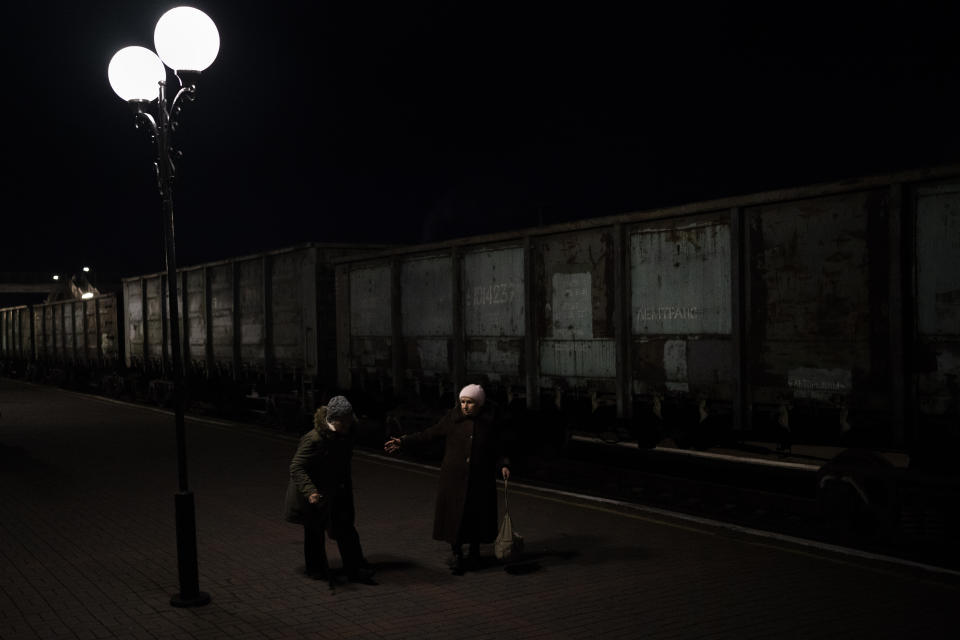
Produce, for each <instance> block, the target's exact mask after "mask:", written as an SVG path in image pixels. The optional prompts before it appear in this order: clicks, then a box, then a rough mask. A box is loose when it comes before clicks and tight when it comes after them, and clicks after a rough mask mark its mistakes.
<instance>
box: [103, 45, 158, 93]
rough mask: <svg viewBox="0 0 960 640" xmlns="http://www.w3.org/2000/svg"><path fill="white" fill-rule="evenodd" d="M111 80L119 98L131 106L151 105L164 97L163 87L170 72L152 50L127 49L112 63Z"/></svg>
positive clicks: (117, 55)
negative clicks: (135, 102) (138, 103)
mask: <svg viewBox="0 0 960 640" xmlns="http://www.w3.org/2000/svg"><path fill="white" fill-rule="evenodd" d="M107 78H108V79H109V80H110V86H111V87H113V90H114V91H115V92H116V94H117V95H118V96H120V97H121V98H122V99H124V100H126V101H127V102H130V101H131V100H146V101H147V102H151V101H153V100H156V99H157V98H158V97H159V96H160V87H159V83H160V81H161V80H166V79H167V70H166V69H165V68H164V67H163V63H162V62H160V58H158V57H157V54H155V53H154V52H153V51H150V49H147V48H146V47H124V48H123V49H120V51H117V52H116V53H115V54H113V58H111V59H110V66H108V67H107Z"/></svg>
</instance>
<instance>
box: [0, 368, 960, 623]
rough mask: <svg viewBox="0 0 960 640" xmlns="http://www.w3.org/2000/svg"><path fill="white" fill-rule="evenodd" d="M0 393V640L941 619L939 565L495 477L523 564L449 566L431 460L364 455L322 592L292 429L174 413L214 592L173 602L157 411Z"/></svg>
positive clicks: (29, 392)
mask: <svg viewBox="0 0 960 640" xmlns="http://www.w3.org/2000/svg"><path fill="white" fill-rule="evenodd" d="M0 412H2V417H0V638H2V639H3V640H14V639H16V640H19V639H28V638H29V639H33V638H70V639H78V638H79V639H85V638H90V639H97V638H134V639H140V638H143V639H167V638H195V639H216V638H238V639H246V638H275V639H282V638H385V639H400V638H471V639H485V638H489V639H497V640H503V639H505V638H596V637H603V638H852V637H854V638H865V637H869V638H904V637H917V638H954V637H960V622H958V620H957V618H956V616H955V612H954V608H955V606H956V602H958V601H960V600H958V596H960V588H958V587H960V579H957V577H956V576H955V574H943V573H931V572H924V571H920V570H916V569H912V568H909V567H903V566H899V565H894V564H886V563H882V562H871V561H867V560H863V559H860V558H857V557H852V556H849V557H848V556H842V555H837V554H832V553H828V552H826V551H818V550H815V549H810V548H806V547H794V546H791V545H789V544H786V543H781V542H771V541H770V540H765V539H758V538H754V537H751V536H748V535H743V534H742V533H737V532H730V531H727V530H725V529H723V528H719V527H717V528H714V527H710V526H708V525H701V524H696V523H690V522H685V521H682V520H675V519H672V518H670V517H666V516H663V515H659V514H657V515H654V514H650V513H647V512H644V511H641V510H633V509H629V508H621V507H617V506H612V505H604V504H598V503H595V502H589V501H586V500H578V499H576V498H570V497H564V496H558V495H556V494H549V493H545V492H542V491H540V490H536V489H532V488H529V487H528V488H523V487H521V486H516V487H514V486H513V484H512V485H511V486H512V487H513V489H512V493H511V502H510V503H511V514H512V516H513V518H514V522H515V525H516V526H517V528H518V529H519V530H520V531H521V532H522V533H523V535H524V537H525V538H526V541H527V552H528V553H527V554H526V556H525V558H524V559H523V562H522V563H520V564H519V565H518V566H517V567H516V571H515V572H514V573H507V572H506V571H504V568H503V567H502V566H500V565H499V564H497V563H495V562H494V561H493V559H492V557H488V558H487V562H486V565H487V566H485V567H484V568H482V569H481V570H479V571H474V572H468V573H467V574H466V575H465V576H462V577H457V576H452V575H450V573H449V572H448V571H447V569H446V566H445V553H446V551H447V549H446V547H445V545H443V544H442V543H438V542H435V541H433V540H431V539H430V531H431V520H432V513H433V496H434V489H435V484H436V474H435V472H433V471H432V470H430V469H426V468H422V467H417V466H413V465H407V464H402V463H398V462H395V461H391V460H387V459H384V458H382V457H376V456H368V455H358V457H357V459H356V462H355V466H354V481H355V490H356V499H357V510H358V514H357V528H358V530H359V532H360V536H361V541H362V543H363V546H364V551H365V553H366V555H367V557H368V558H369V559H370V560H371V562H373V563H374V564H375V565H376V566H377V568H378V573H377V580H378V581H379V583H380V584H379V585H378V586H366V585H352V584H349V585H342V586H340V587H338V588H337V589H336V590H335V591H334V592H330V591H329V590H328V588H327V586H326V584H325V583H322V582H316V581H312V580H309V579H308V578H306V577H305V576H304V575H303V574H302V569H303V560H302V538H301V530H300V528H299V527H296V526H294V525H289V524H287V523H285V522H283V521H282V519H281V507H282V503H283V495H284V490H285V487H286V476H287V465H288V463H289V459H290V456H291V455H292V453H293V450H294V447H295V438H293V437H290V436H284V435H281V434H276V433H273V432H270V431H266V430H261V429H258V428H255V427H249V426H242V425H227V424H212V423H208V422H199V421H192V420H191V421H188V433H189V443H188V446H189V456H190V460H189V463H190V484H191V489H192V490H193V491H194V492H195V494H196V503H197V522H198V552H199V557H200V586H201V589H203V590H204V591H207V592H209V593H210V594H211V596H212V602H211V603H210V604H209V605H207V606H205V607H200V608H195V609H176V608H173V607H171V606H170V605H169V598H170V595H171V594H173V593H174V592H175V591H177V575H176V564H177V563H176V550H175V532H174V523H173V493H174V491H175V489H176V482H177V479H176V457H175V447H174V430H173V419H172V417H170V416H169V415H166V414H164V413H161V412H158V411H155V410H151V409H149V408H144V407H136V406H131V405H125V404H119V403H111V402H108V401H105V400H102V399H97V398H93V397H87V396H82V395H79V394H74V393H69V392H65V391H61V390H58V389H53V388H48V387H41V386H34V385H27V384H21V383H19V382H14V381H9V380H2V379H0ZM516 480H517V481H518V482H517V483H516V484H518V485H519V484H520V483H522V478H516ZM483 552H484V554H485V555H486V556H490V555H491V553H492V552H491V549H489V548H487V547H485V548H484V549H483ZM330 557H331V561H332V562H333V563H334V564H336V563H337V562H338V560H339V558H338V556H337V553H336V549H335V547H334V546H332V545H331V547H330Z"/></svg>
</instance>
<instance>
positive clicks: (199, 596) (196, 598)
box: [170, 591, 210, 607]
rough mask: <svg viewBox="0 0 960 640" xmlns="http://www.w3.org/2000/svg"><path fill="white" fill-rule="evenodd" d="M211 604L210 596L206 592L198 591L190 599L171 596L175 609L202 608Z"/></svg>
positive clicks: (176, 595)
mask: <svg viewBox="0 0 960 640" xmlns="http://www.w3.org/2000/svg"><path fill="white" fill-rule="evenodd" d="M209 603H210V594H209V593H207V592H206V591H198V592H197V593H196V594H194V595H193V596H190V597H184V596H183V595H182V594H179V593H177V594H174V595H172V596H170V604H171V605H173V606H174V607H202V606H203V605H205V604H209Z"/></svg>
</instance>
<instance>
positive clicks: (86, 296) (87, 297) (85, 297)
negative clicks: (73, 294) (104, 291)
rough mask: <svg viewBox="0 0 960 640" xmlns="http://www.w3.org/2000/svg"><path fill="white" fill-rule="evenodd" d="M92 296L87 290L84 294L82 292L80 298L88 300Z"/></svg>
mask: <svg viewBox="0 0 960 640" xmlns="http://www.w3.org/2000/svg"><path fill="white" fill-rule="evenodd" d="M92 297H93V294H92V293H91V292H89V291H87V292H86V293H85V294H83V295H82V296H80V298H81V299H82V300H89V299H90V298H92Z"/></svg>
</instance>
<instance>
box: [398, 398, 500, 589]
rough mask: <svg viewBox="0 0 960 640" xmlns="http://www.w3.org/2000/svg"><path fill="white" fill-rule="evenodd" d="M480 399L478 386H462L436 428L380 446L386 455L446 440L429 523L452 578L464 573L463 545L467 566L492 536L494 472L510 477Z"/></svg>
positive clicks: (495, 431)
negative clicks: (446, 548) (447, 554)
mask: <svg viewBox="0 0 960 640" xmlns="http://www.w3.org/2000/svg"><path fill="white" fill-rule="evenodd" d="M484 401H485V394H484V392H483V388H482V387H480V385H476V384H471V385H467V386H466V387H464V388H463V390H462V391H461V392H460V401H459V403H458V404H457V406H456V407H454V408H453V409H452V410H451V411H450V412H449V413H448V414H447V415H446V416H444V417H443V418H441V419H440V421H439V422H437V424H435V425H434V426H432V427H430V428H429V429H426V430H424V431H421V432H420V433H412V434H408V435H405V436H403V437H402V438H391V439H390V440H388V441H387V442H386V444H385V445H384V450H385V451H386V452H387V453H394V452H396V451H398V450H400V448H401V447H408V446H415V445H419V444H422V443H425V442H429V441H431V440H434V439H436V438H444V439H445V441H446V442H445V450H444V454H443V462H442V463H441V466H440V481H439V486H438V488H437V504H436V511H435V513H434V520H433V539H434V540H442V541H445V542H448V543H450V546H451V550H452V552H453V556H452V558H451V561H450V567H451V569H452V570H453V572H454V573H455V574H458V575H459V574H462V573H463V569H464V562H463V549H462V545H463V544H464V543H469V545H470V556H469V559H470V561H471V562H472V563H473V564H475V563H476V561H477V560H478V559H479V557H480V546H479V545H480V543H489V542H493V541H494V540H495V539H496V537H497V482H496V476H495V472H496V471H497V470H498V469H499V470H500V474H501V475H502V476H503V478H504V479H507V478H509V477H510V468H509V460H507V458H505V457H501V450H502V448H501V430H500V425H499V424H498V423H497V421H496V420H495V417H494V415H493V412H492V411H490V410H485V407H484Z"/></svg>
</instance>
